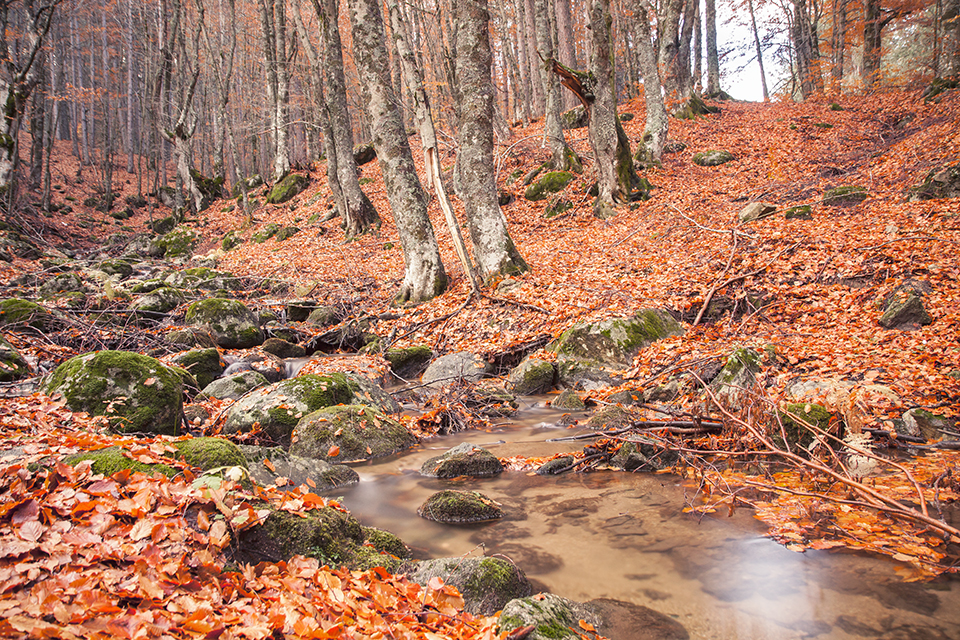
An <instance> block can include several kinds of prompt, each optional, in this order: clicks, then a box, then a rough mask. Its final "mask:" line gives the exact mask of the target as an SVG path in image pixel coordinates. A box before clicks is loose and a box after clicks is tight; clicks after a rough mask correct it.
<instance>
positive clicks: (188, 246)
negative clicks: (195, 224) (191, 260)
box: [149, 227, 200, 258]
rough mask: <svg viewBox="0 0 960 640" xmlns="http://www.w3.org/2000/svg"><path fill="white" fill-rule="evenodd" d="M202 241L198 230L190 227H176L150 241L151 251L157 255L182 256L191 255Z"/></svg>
mask: <svg viewBox="0 0 960 640" xmlns="http://www.w3.org/2000/svg"><path fill="white" fill-rule="evenodd" d="M199 243H200V237H199V236H198V235H197V232H196V231H194V230H193V229H191V228H189V227H176V228H175V229H174V230H173V231H170V232H169V233H165V234H163V235H162V236H160V237H159V238H157V239H156V240H154V241H153V242H151V243H150V249H149V253H150V255H152V256H155V257H163V258H182V257H185V256H189V255H190V254H191V253H193V250H194V249H196V248H197V245H198V244H199Z"/></svg>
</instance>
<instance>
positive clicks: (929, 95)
mask: <svg viewBox="0 0 960 640" xmlns="http://www.w3.org/2000/svg"><path fill="white" fill-rule="evenodd" d="M944 17H946V16H944ZM954 19H956V15H954ZM957 88H960V77H955V78H934V79H933V80H931V81H930V84H929V85H927V86H926V88H924V90H923V91H922V92H921V93H920V97H921V98H923V101H924V102H930V101H931V100H933V99H934V98H936V97H937V96H939V95H940V94H941V93H943V92H945V91H950V90H951V89H957Z"/></svg>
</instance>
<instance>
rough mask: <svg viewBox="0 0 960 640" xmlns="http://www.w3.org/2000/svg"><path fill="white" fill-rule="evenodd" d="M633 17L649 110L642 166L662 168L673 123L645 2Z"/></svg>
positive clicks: (635, 10)
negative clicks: (668, 114) (665, 103)
mask: <svg viewBox="0 0 960 640" xmlns="http://www.w3.org/2000/svg"><path fill="white" fill-rule="evenodd" d="M634 16H635V19H636V27H637V61H638V62H639V63H640V73H642V74H643V99H644V103H645V104H646V110H647V120H646V126H645V127H644V131H643V143H642V144H643V147H644V149H645V151H644V156H645V157H644V162H643V164H644V165H650V164H659V163H660V160H661V158H662V157H663V147H664V145H666V143H667V129H668V127H669V123H670V119H669V118H668V117H667V109H666V107H665V106H664V104H663V93H662V92H661V85H660V70H659V69H658V68H657V58H656V54H655V53H654V50H653V38H652V36H651V33H650V19H649V16H648V15H647V4H646V2H637V3H636V6H635V9H634Z"/></svg>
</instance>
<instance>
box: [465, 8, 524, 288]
mask: <svg viewBox="0 0 960 640" xmlns="http://www.w3.org/2000/svg"><path fill="white" fill-rule="evenodd" d="M456 7H457V19H458V22H459V25H458V28H457V32H458V34H459V35H458V41H457V78H458V80H459V81H460V91H459V93H460V97H461V106H460V115H461V117H460V136H459V137H460V155H459V158H458V163H459V166H460V191H459V193H460V196H461V198H462V199H463V203H464V209H465V210H466V214H467V221H468V224H469V225H470V238H471V240H472V241H473V253H474V256H475V257H476V259H477V263H478V265H479V267H480V275H481V276H482V277H483V278H484V279H486V280H489V279H490V278H492V277H494V276H497V275H501V274H502V275H506V274H516V273H521V272H523V271H526V270H527V264H526V262H524V260H523V258H522V257H520V252H519V251H517V248H516V246H515V245H514V243H513V240H512V239H511V238H510V234H509V233H508V232H507V221H506V218H505V217H504V215H503V212H502V211H501V210H500V205H499V203H498V199H497V184H496V180H495V176H494V170H493V167H494V160H493V114H494V91H493V82H492V80H491V77H490V67H491V60H492V58H491V53H490V38H489V28H488V25H489V22H490V15H489V12H488V9H487V0H458V1H457V5H456Z"/></svg>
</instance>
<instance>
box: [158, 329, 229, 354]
mask: <svg viewBox="0 0 960 640" xmlns="http://www.w3.org/2000/svg"><path fill="white" fill-rule="evenodd" d="M163 340H164V342H166V343H167V344H169V345H170V346H171V347H176V348H178V350H184V349H192V348H193V347H201V348H208V347H215V346H217V343H216V341H215V340H214V339H213V335H212V334H211V333H210V331H208V330H206V329H204V328H203V327H199V328H195V329H171V330H170V331H167V332H166V333H164V334H163Z"/></svg>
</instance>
